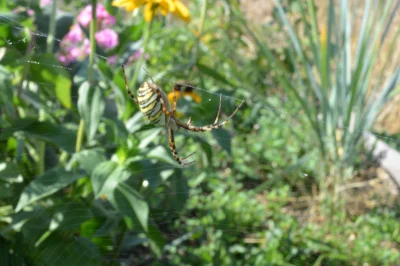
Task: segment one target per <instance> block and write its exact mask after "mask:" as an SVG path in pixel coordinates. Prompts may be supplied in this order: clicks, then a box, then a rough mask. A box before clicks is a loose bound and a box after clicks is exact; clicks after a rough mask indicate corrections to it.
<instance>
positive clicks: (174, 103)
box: [171, 82, 176, 116]
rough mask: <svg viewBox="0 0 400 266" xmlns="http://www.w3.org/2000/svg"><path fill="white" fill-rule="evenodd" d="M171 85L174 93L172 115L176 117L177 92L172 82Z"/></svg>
mask: <svg viewBox="0 0 400 266" xmlns="http://www.w3.org/2000/svg"><path fill="white" fill-rule="evenodd" d="M171 85H172V89H173V92H174V97H173V104H172V114H173V115H174V116H175V115H176V90H174V85H173V84H172V82H171Z"/></svg>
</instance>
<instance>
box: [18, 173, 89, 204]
mask: <svg viewBox="0 0 400 266" xmlns="http://www.w3.org/2000/svg"><path fill="white" fill-rule="evenodd" d="M81 177H83V175H82V174H81V173H75V172H67V171H66V170H64V169H62V168H55V169H51V170H49V171H47V172H45V173H44V174H43V175H41V176H38V177H37V178H35V179H34V180H33V181H32V182H31V183H30V184H29V185H28V186H27V187H25V189H24V190H23V191H22V194H21V197H20V198H19V201H18V204H17V207H16V208H15V211H16V212H18V211H20V210H21V209H22V208H24V207H25V206H27V205H29V204H32V203H33V202H35V201H38V200H40V199H42V198H44V197H46V196H48V195H51V194H53V193H55V192H57V191H59V190H60V189H62V188H64V187H66V186H68V185H69V184H71V183H73V182H74V181H76V180H78V179H79V178H81Z"/></svg>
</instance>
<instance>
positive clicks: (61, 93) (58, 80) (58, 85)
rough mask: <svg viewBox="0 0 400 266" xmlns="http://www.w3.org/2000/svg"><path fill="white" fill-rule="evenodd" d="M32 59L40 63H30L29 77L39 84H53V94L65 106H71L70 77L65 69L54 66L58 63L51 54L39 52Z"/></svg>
mask: <svg viewBox="0 0 400 266" xmlns="http://www.w3.org/2000/svg"><path fill="white" fill-rule="evenodd" d="M32 60H33V61H37V62H41V64H30V70H31V79H32V80H33V81H35V82H37V83H39V87H40V84H53V85H54V94H55V96H56V97H57V98H58V100H59V101H60V102H61V104H62V105H63V106H64V107H65V108H68V109H69V108H71V106H72V102H71V79H70V76H69V73H68V71H67V70H66V69H63V68H60V67H55V66H58V65H59V64H60V63H59V62H58V61H57V59H56V58H55V56H54V55H53V54H44V55H43V54H40V57H38V58H33V59H32Z"/></svg>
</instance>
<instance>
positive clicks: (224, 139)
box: [211, 128, 232, 156]
mask: <svg viewBox="0 0 400 266" xmlns="http://www.w3.org/2000/svg"><path fill="white" fill-rule="evenodd" d="M211 132H212V134H213V135H214V138H215V139H216V140H217V142H218V144H219V146H221V148H223V149H224V150H225V151H226V152H227V153H228V154H229V155H230V156H232V138H231V135H230V134H229V132H228V131H227V130H225V129H223V128H220V129H218V130H213V131H211Z"/></svg>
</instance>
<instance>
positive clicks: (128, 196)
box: [110, 183, 149, 233]
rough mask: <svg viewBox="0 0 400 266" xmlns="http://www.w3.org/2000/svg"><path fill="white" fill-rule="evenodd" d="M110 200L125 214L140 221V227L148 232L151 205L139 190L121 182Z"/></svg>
mask: <svg viewBox="0 0 400 266" xmlns="http://www.w3.org/2000/svg"><path fill="white" fill-rule="evenodd" d="M110 201H111V203H112V204H113V205H114V207H115V208H116V209H118V210H119V211H120V212H121V214H122V215H123V216H126V217H129V218H131V219H133V220H134V221H137V222H139V225H140V228H141V229H142V230H143V231H144V232H146V233H148V219H149V205H148V204H147V202H146V201H145V200H144V198H143V197H142V195H140V193H139V192H137V191H136V190H135V189H133V188H132V187H130V186H129V185H127V184H125V183H121V184H119V186H118V187H117V189H116V190H115V191H114V195H113V196H112V198H110Z"/></svg>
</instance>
